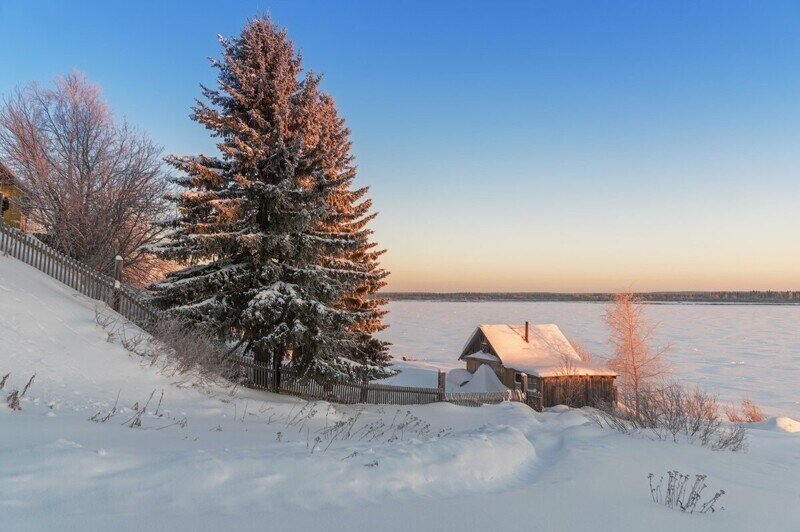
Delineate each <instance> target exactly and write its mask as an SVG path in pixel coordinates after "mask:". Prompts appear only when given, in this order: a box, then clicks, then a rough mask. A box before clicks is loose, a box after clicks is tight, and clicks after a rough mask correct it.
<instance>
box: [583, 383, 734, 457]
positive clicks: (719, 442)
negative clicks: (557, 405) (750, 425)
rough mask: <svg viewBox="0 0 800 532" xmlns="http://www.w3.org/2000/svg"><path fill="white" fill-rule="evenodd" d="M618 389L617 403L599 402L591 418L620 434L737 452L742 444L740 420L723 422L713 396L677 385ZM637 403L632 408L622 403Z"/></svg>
mask: <svg viewBox="0 0 800 532" xmlns="http://www.w3.org/2000/svg"><path fill="white" fill-rule="evenodd" d="M633 394H634V392H625V391H623V392H621V393H620V397H619V403H618V404H617V405H605V406H603V405H600V409H599V410H598V413H597V415H596V416H595V419H596V420H597V422H598V423H599V424H601V425H605V426H608V427H610V428H612V429H614V430H617V431H619V432H621V433H624V434H632V433H642V432H644V433H649V434H652V435H654V436H656V437H657V438H658V439H660V440H669V439H671V440H672V441H674V442H678V441H680V440H685V441H688V442H690V443H699V444H700V445H703V446H707V447H711V448H712V449H727V450H731V451H739V450H741V449H743V448H744V447H745V437H746V432H745V429H744V427H743V426H742V424H741V423H727V424H726V423H724V422H723V419H722V415H721V412H720V406H719V403H718V402H717V398H716V397H715V396H714V395H711V394H707V393H705V392H703V391H702V390H700V389H699V388H693V389H687V388H685V387H683V386H680V385H678V384H669V385H666V386H662V387H658V388H648V389H646V390H642V391H639V392H638V393H636V396H635V397H634V396H633ZM633 404H636V405H638V409H636V410H634V409H633V408H629V407H627V406H626V405H633Z"/></svg>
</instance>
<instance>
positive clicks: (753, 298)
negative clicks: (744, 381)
mask: <svg viewBox="0 0 800 532" xmlns="http://www.w3.org/2000/svg"><path fill="white" fill-rule="evenodd" d="M634 295H635V296H636V297H637V298H638V299H639V300H641V301H643V302H650V303H710V304H713V303H762V304H800V291H796V290H794V291H792V290H787V291H776V290H750V291H719V292H694V291H686V292H641V293H636V294H634ZM615 296H616V294H614V293H612V292H593V293H578V292H575V293H558V292H381V293H380V297H383V298H387V299H390V300H395V301H578V302H581V301H583V302H608V301H613V300H614V297H615Z"/></svg>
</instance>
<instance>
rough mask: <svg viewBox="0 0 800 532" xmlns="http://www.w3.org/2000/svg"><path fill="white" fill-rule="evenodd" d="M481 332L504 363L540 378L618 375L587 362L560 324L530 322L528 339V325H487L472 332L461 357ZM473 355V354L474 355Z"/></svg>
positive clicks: (466, 355)
mask: <svg viewBox="0 0 800 532" xmlns="http://www.w3.org/2000/svg"><path fill="white" fill-rule="evenodd" d="M479 334H482V335H483V336H484V337H485V338H486V341H487V342H488V343H489V345H490V346H491V348H492V351H494V353H496V354H497V356H498V357H500V361H501V362H502V364H503V366H505V367H507V368H513V369H514V370H516V371H521V372H524V373H528V374H529V375H534V376H537V377H559V376H564V375H597V376H601V375H602V376H615V375H616V373H614V372H613V371H611V370H609V369H606V368H603V367H600V366H595V365H592V364H587V363H585V362H583V361H582V360H581V357H580V356H579V355H578V353H577V352H576V351H575V348H574V347H572V345H571V344H570V343H569V340H567V338H566V337H565V336H564V334H563V333H562V332H561V329H559V328H558V326H557V325H554V324H552V323H550V324H539V325H530V327H529V335H528V337H529V341H528V342H526V341H525V325H508V324H485V325H479V326H478V328H477V329H475V332H474V333H472V335H471V336H470V338H469V340H468V341H467V345H466V346H465V347H464V350H463V351H462V352H461V356H460V357H459V359H464V358H467V357H469V356H470V355H472V353H467V352H466V349H467V346H469V345H470V343H472V341H473V339H474V338H475V335H479ZM471 358H474V357H471Z"/></svg>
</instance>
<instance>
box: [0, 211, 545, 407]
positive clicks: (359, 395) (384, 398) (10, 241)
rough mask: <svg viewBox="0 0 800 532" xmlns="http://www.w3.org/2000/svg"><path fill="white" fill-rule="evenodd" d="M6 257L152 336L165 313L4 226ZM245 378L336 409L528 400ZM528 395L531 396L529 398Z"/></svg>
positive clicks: (245, 364) (257, 370)
mask: <svg viewBox="0 0 800 532" xmlns="http://www.w3.org/2000/svg"><path fill="white" fill-rule="evenodd" d="M2 253H6V254H8V255H10V256H12V257H14V258H15V259H18V260H20V261H22V262H24V263H26V264H28V265H30V266H33V267H34V268H36V269H38V270H40V271H42V272H43V273H45V274H46V275H49V276H50V277H52V278H54V279H56V280H57V281H60V282H62V283H64V284H65V285H67V286H69V287H70V288H72V289H73V290H76V291H77V292H80V293H81V294H83V295H85V296H87V297H89V298H91V299H96V300H98V301H104V302H105V303H107V304H108V305H109V306H111V307H112V308H113V309H114V310H115V311H117V312H118V313H119V314H121V315H122V316H124V317H125V318H127V319H128V320H130V321H131V322H133V323H135V324H136V325H138V326H139V327H141V328H142V329H144V330H146V331H150V332H152V330H153V327H154V325H155V324H156V322H157V321H158V319H159V318H160V317H161V316H162V313H161V312H160V311H158V310H157V309H155V308H153V306H152V305H151V304H150V302H149V301H148V299H147V297H146V296H144V295H141V294H139V293H138V292H137V290H136V289H135V288H133V287H131V286H128V285H125V284H123V283H121V282H119V280H117V279H114V278H113V277H110V276H108V275H106V274H104V273H101V272H98V271H96V270H94V269H92V268H90V267H89V266H87V265H85V264H82V263H80V262H78V261H76V260H75V259H73V258H71V257H69V256H67V255H65V254H63V253H61V252H59V251H57V250H55V249H53V248H52V247H50V246H48V245H47V244H45V243H44V242H42V241H41V240H39V239H38V238H36V237H35V236H33V235H31V234H29V233H25V232H23V231H20V230H19V229H16V228H13V227H9V226H8V225H5V224H3V223H2V221H0V254H2ZM237 363H238V364H239V366H240V370H241V374H242V377H244V379H245V384H246V385H247V386H248V387H251V388H254V389H259V390H268V391H271V392H276V393H286V394H290V395H296V396H300V397H304V398H314V399H325V400H329V401H332V402H336V403H344V404H354V403H371V404H390V405H410V404H429V403H435V402H440V401H448V402H451V403H455V404H459V405H464V406H479V405H481V404H487V403H500V402H502V401H519V402H527V404H529V405H532V403H531V401H530V399H531V398H530V397H527V401H526V395H525V394H522V393H521V392H519V391H517V390H509V391H508V392H493V393H463V392H461V393H446V392H445V383H444V375H443V374H441V373H440V375H439V386H438V387H437V388H418V387H412V386H394V385H389V384H374V383H370V382H367V381H364V382H361V383H352V382H317V381H315V380H312V379H304V378H300V377H298V376H297V375H296V374H295V373H294V372H292V371H291V370H288V369H281V371H280V372H276V371H275V370H274V369H273V368H271V367H269V366H268V365H266V364H263V363H260V362H255V361H252V360H249V359H245V358H242V359H239V360H237ZM529 395H530V394H529Z"/></svg>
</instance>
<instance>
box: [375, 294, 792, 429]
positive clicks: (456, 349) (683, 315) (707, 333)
mask: <svg viewBox="0 0 800 532" xmlns="http://www.w3.org/2000/svg"><path fill="white" fill-rule="evenodd" d="M605 309H606V305H605V304H602V303H563V302H469V303H462V302H437V301H392V302H391V303H389V311H390V313H389V315H388V316H387V322H388V323H389V325H390V327H389V329H387V330H386V331H385V332H384V333H383V334H382V337H383V338H384V339H386V340H388V341H390V342H392V344H393V346H392V353H393V354H394V355H395V357H396V358H398V359H399V358H400V356H402V355H406V356H409V357H411V358H412V359H414V362H411V363H403V362H402V361H400V362H398V367H400V368H402V369H403V370H404V371H403V374H401V375H399V376H397V377H395V378H394V379H392V380H393V381H395V382H396V383H398V384H417V385H430V386H435V383H436V378H435V375H434V374H433V373H432V372H430V370H431V369H435V368H443V369H450V368H457V367H464V366H463V363H461V362H459V361H458V360H457V358H458V355H459V353H460V350H461V348H462V347H463V345H464V342H466V340H467V338H468V336H469V335H470V333H471V332H472V331H473V330H474V328H475V326H476V325H477V324H479V323H522V322H524V321H525V320H528V321H530V322H531V323H555V324H557V325H558V326H559V327H560V328H561V330H562V331H563V332H564V334H565V335H566V336H567V337H569V338H571V339H577V340H579V341H581V342H583V343H584V345H586V347H588V348H589V349H590V350H591V351H592V352H593V353H595V354H596V355H599V356H605V355H608V354H609V353H610V346H609V345H608V331H607V329H606V326H605V324H604V323H603V320H602V316H603V312H604V311H605ZM647 316H648V317H649V318H650V320H651V321H653V322H655V323H658V329H657V331H656V337H657V339H658V341H660V342H664V343H666V342H671V343H672V344H673V349H672V351H671V352H670V353H669V354H668V355H667V357H668V360H669V362H670V363H671V364H672V366H673V377H674V378H675V379H677V380H679V381H681V382H683V383H685V384H688V385H698V386H700V387H701V388H703V389H704V390H706V391H709V392H714V393H717V394H719V398H720V400H722V401H730V402H738V401H740V400H741V398H742V397H743V396H745V395H747V396H749V397H750V398H751V399H753V400H755V401H756V402H757V403H758V404H759V405H760V406H761V407H762V408H763V409H764V410H765V411H766V412H768V413H770V414H773V415H774V414H782V415H788V416H790V417H793V418H795V419H799V418H800V306H778V305H776V306H769V305H696V304H685V305H684V304H665V305H657V304H652V305H648V306H647Z"/></svg>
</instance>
